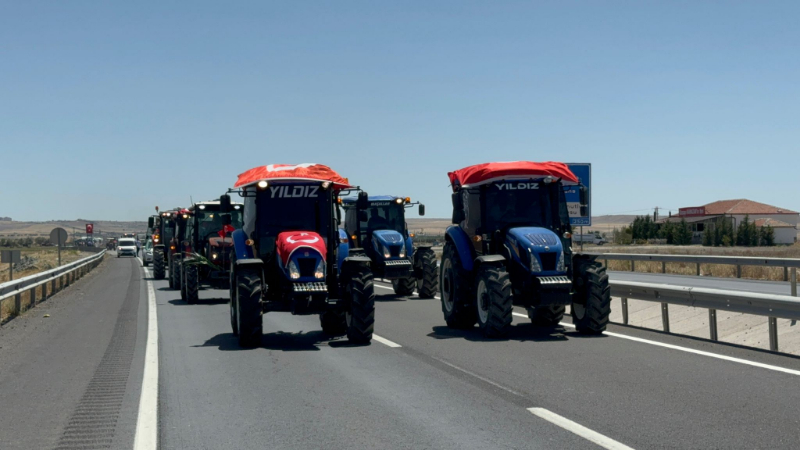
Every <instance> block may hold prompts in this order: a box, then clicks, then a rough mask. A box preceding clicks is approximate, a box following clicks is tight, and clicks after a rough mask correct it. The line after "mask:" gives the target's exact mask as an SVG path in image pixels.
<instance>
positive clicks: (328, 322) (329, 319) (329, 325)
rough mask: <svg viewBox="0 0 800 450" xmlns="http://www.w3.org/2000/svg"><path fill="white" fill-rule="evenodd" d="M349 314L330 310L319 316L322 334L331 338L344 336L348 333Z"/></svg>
mask: <svg viewBox="0 0 800 450" xmlns="http://www.w3.org/2000/svg"><path fill="white" fill-rule="evenodd" d="M346 316H347V313H345V312H344V311H337V310H330V311H325V312H324V313H322V314H320V315H319V324H320V325H321V326H322V332H323V333H325V334H329V335H331V336H344V335H345V334H346V333H347V317H346Z"/></svg>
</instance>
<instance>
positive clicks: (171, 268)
mask: <svg viewBox="0 0 800 450" xmlns="http://www.w3.org/2000/svg"><path fill="white" fill-rule="evenodd" d="M167 258H168V259H169V260H168V261H167V269H168V270H169V278H168V281H169V288H170V289H175V263H174V261H173V260H172V255H167Z"/></svg>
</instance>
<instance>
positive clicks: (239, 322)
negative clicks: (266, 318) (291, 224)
mask: <svg viewBox="0 0 800 450" xmlns="http://www.w3.org/2000/svg"><path fill="white" fill-rule="evenodd" d="M234 301H235V302H236V311H235V313H236V329H235V330H234V334H235V332H236V331H238V332H239V333H238V336H239V346H241V347H255V346H257V345H258V344H259V343H260V342H261V335H262V334H263V321H262V319H261V303H260V302H261V276H260V274H259V273H258V272H256V271H254V270H249V269H238V270H237V273H236V298H235V299H234Z"/></svg>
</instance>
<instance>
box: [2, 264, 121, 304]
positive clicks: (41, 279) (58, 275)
mask: <svg viewBox="0 0 800 450" xmlns="http://www.w3.org/2000/svg"><path fill="white" fill-rule="evenodd" d="M105 254H106V252H105V250H103V251H101V252H99V253H96V254H94V255H91V256H87V257H86V258H83V259H79V260H78V261H75V262H71V263H69V264H65V265H63V266H59V267H56V268H55V269H50V270H47V271H44V272H40V273H36V274H33V275H29V276H27V277H24V278H20V279H18V280H13V281H9V282H6V283H3V284H0V307H2V306H3V303H4V302H5V301H6V300H8V299H10V298H14V307H13V310H12V311H11V316H12V317H13V316H17V315H19V314H20V313H21V312H22V311H23V309H22V308H23V303H22V296H23V294H24V293H25V292H26V291H27V292H29V300H28V303H27V305H25V306H26V309H30V308H33V307H34V306H36V301H37V298H36V297H37V296H36V288H38V287H39V286H42V295H41V301H43V300H45V299H47V298H48V297H52V296H53V295H54V294H55V293H56V292H58V291H60V290H62V289H64V288H66V287H68V286H69V285H71V284H72V283H74V282H75V281H76V280H78V279H79V278H81V277H83V276H84V275H86V274H87V273H89V272H90V271H91V270H92V269H94V268H95V267H97V265H98V264H100V261H102V260H103V257H104V256H105Z"/></svg>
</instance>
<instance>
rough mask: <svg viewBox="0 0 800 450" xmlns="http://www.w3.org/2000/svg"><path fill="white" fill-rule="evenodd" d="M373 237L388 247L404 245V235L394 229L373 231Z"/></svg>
mask: <svg viewBox="0 0 800 450" xmlns="http://www.w3.org/2000/svg"><path fill="white" fill-rule="evenodd" d="M372 237H373V239H375V241H377V242H378V243H380V244H382V245H385V246H387V247H394V246H400V245H403V241H404V239H403V235H402V234H400V233H399V232H398V231H394V230H376V231H373V232H372Z"/></svg>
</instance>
